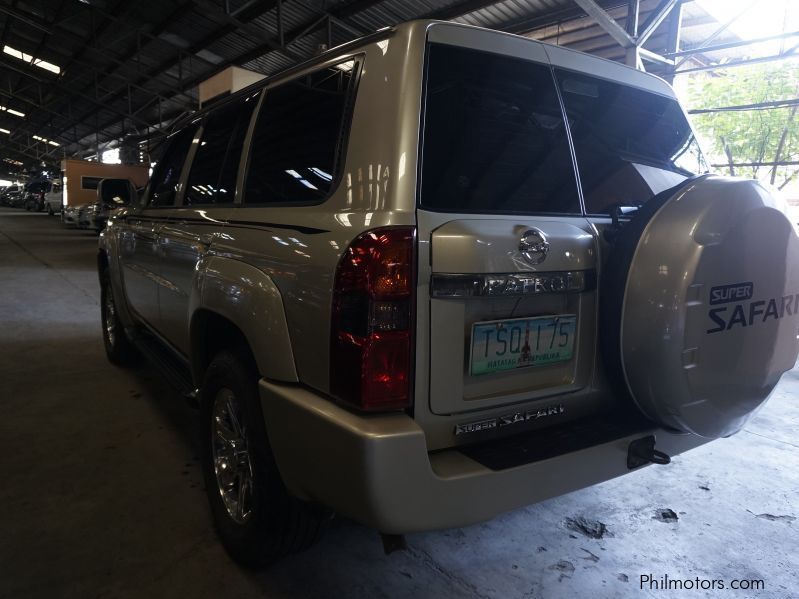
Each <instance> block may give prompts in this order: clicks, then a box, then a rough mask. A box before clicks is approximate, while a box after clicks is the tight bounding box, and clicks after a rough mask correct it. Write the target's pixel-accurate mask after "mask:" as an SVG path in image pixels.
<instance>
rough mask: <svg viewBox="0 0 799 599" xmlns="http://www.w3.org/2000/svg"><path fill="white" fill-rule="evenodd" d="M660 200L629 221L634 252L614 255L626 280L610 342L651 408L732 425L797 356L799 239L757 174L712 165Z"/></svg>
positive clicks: (685, 425) (705, 432)
mask: <svg viewBox="0 0 799 599" xmlns="http://www.w3.org/2000/svg"><path fill="white" fill-rule="evenodd" d="M656 199H658V200H660V201H658V202H657V204H659V206H655V205H653V206H652V208H656V211H655V212H654V214H652V210H650V211H648V212H649V214H646V212H647V211H646V210H645V208H646V207H647V206H645V208H644V209H642V210H641V212H642V215H641V217H642V218H643V219H645V220H644V222H641V223H638V225H639V226H638V227H634V226H630V225H633V224H635V219H634V221H633V222H631V223H630V225H628V227H629V228H630V232H629V234H630V235H633V236H634V239H633V240H632V250H631V251H629V252H627V258H626V259H622V260H621V261H620V262H621V264H619V263H615V262H614V261H613V259H614V252H613V251H612V252H611V254H610V256H609V263H608V265H607V267H606V268H607V271H609V272H608V273H607V274H609V275H610V277H609V279H608V280H610V281H612V280H613V279H616V280H617V281H618V283H619V284H621V286H620V288H619V289H618V290H617V291H618V293H615V294H614V293H610V294H609V295H608V297H613V296H614V295H615V297H616V298H617V302H620V305H617V306H616V310H617V314H616V315H615V316H617V318H611V319H610V321H611V322H614V323H615V324H617V326H618V327H619V329H618V335H617V336H616V338H617V340H618V343H617V344H616V347H615V348H613V349H611V351H616V352H618V354H617V356H618V358H619V359H620V362H621V374H622V376H623V379H624V382H625V384H626V387H627V390H628V391H629V393H630V395H631V396H632V398H633V400H634V401H635V403H636V404H637V405H638V407H639V408H640V410H641V411H642V412H643V413H644V414H645V415H646V416H647V417H649V418H650V419H652V420H655V421H656V422H658V423H661V424H663V425H665V426H667V427H669V428H673V429H677V430H680V431H684V432H690V433H694V434H697V435H701V436H703V437H711V438H716V437H724V436H728V435H731V434H733V433H735V432H737V431H738V430H740V429H741V427H742V426H743V425H744V424H745V423H746V421H747V419H748V418H749V417H750V416H751V415H752V414H753V413H754V411H755V410H756V409H757V408H758V407H759V406H760V405H762V404H763V402H765V400H766V399H767V398H768V396H769V394H770V393H771V391H772V390H773V389H774V386H775V385H776V384H777V382H778V381H779V379H780V376H781V375H782V374H783V373H784V372H786V371H787V370H790V369H791V368H793V366H794V364H795V362H796V358H797V351H798V350H799V345H798V344H797V328H798V325H799V238H798V237H797V235H796V232H795V231H794V227H793V225H792V223H791V222H790V220H789V219H788V217H787V216H786V213H785V210H784V207H783V205H782V203H781V202H779V201H777V200H775V199H774V198H773V197H772V196H771V195H770V194H769V193H768V192H767V191H766V190H765V189H764V188H763V187H761V186H760V185H759V184H758V183H757V182H755V181H751V180H742V179H730V178H722V177H717V176H713V175H708V176H703V177H699V178H696V179H693V180H691V181H688V182H686V184H684V185H682V186H680V187H679V188H678V189H677V191H676V193H672V194H669V196H668V197H665V198H656ZM625 228H627V227H625ZM625 228H623V229H622V230H621V232H620V234H619V235H620V237H621V238H622V240H623V236H624V234H625ZM636 229H637V230H636ZM626 241H627V242H628V245H629V242H630V241H631V240H630V239H627V240H626ZM621 245H622V246H623V245H624V243H622V244H621ZM617 257H618V256H617ZM618 269H622V270H624V271H625V272H623V273H622V274H623V276H615V277H614V276H613V271H614V270H618ZM604 349H606V350H607V349H608V348H607V347H605V348H604ZM614 358H615V356H614Z"/></svg>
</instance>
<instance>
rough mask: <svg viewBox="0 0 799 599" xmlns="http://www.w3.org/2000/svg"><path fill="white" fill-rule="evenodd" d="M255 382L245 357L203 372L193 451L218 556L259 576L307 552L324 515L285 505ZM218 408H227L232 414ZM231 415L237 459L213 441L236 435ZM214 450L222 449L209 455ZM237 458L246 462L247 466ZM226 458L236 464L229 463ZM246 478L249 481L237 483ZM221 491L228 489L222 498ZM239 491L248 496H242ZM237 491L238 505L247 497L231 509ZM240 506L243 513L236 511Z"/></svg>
mask: <svg viewBox="0 0 799 599" xmlns="http://www.w3.org/2000/svg"><path fill="white" fill-rule="evenodd" d="M257 380H258V376H257V370H256V368H255V365H254V363H253V360H252V358H251V357H250V356H249V352H248V351H246V350H241V349H240V350H238V351H230V350H225V351H222V352H220V353H219V354H217V356H216V357H215V358H214V359H213V361H212V362H211V364H210V366H209V367H208V370H207V372H206V374H205V379H204V381H203V386H202V389H201V394H200V423H201V424H200V435H201V436H200V445H201V449H202V467H203V475H204V477H205V489H206V494H207V496H208V502H209V504H210V507H211V515H212V516H213V520H214V525H215V527H216V530H217V533H218V534H219V537H220V539H221V541H222V544H223V545H224V547H225V549H226V550H227V551H228V553H229V554H230V556H231V557H232V558H233V559H234V560H235V561H237V562H238V563H240V564H241V565H243V566H246V567H248V568H262V567H265V566H267V565H269V564H271V563H273V562H275V561H277V560H279V559H280V558H282V557H284V556H286V555H289V554H291V553H295V552H297V551H302V550H303V549H307V548H308V547H310V546H311V545H312V544H313V543H314V541H316V539H317V538H318V537H319V534H320V532H321V529H322V524H323V522H324V520H325V519H326V518H325V516H326V513H325V510H323V509H321V508H319V507H317V506H313V505H311V504H308V503H305V502H303V501H300V500H299V499H297V498H295V497H292V496H291V495H290V494H289V493H288V491H287V490H286V487H285V485H284V484H283V480H282V479H281V478H280V473H279V472H278V468H277V464H276V463H275V460H274V457H273V456H272V450H271V449H270V446H269V439H268V438H267V434H266V426H265V424H264V419H263V415H262V411H261V405H260V402H259V399H258V388H257ZM231 397H232V398H233V399H232V402H228V401H227V400H228V399H230V398H231ZM225 406H228V407H230V406H232V410H231V409H227V410H226V409H225ZM231 411H232V412H233V413H235V414H236V416H237V417H236V420H237V421H238V422H239V423H240V425H239V427H240V431H241V435H239V436H238V438H240V439H241V440H242V441H243V442H240V443H239V445H238V447H239V449H238V452H237V449H236V444H235V443H234V444H230V443H228V442H226V441H223V440H222V439H223V437H222V436H221V435H218V432H219V431H218V427H219V424H218V423H222V424H223V425H225V428H226V429H228V430H229V431H231V432H236V431H234V429H235V423H234V422H233V421H232V419H229V418H227V414H229V413H230V412H231ZM226 435H227V434H226ZM236 435H238V432H236ZM236 435H233V437H236ZM214 439H215V442H214V441H213V440H214ZM215 443H216V446H217V447H223V449H221V450H219V451H215V449H214V444H215ZM231 447H232V448H231ZM241 447H244V450H243V451H242V450H241V449H240V448H241ZM225 452H228V453H225ZM220 454H221V455H223V456H227V457H221V458H219V459H220V465H221V466H222V467H220V469H219V470H220V473H221V474H220V477H217V473H216V469H215V460H216V458H217V457H219V456H220ZM242 454H246V457H245V459H244V462H246V463H244V462H243V460H242V458H241V457H240V456H241V455H242ZM232 455H235V456H236V459H235V460H232V461H229V460H230V457H229V456H232ZM233 462H235V463H234V465H233V466H232V467H231V466H229V464H231V463H233ZM232 471H235V472H236V474H235V479H234V481H230V480H228V481H225V478H226V476H227V477H228V479H229V478H230V476H233V475H229V474H227V473H228V472H232ZM247 475H249V481H248V482H246V483H245V482H241V481H242V480H243V478H244V477H246V476H247ZM226 482H229V483H230V484H229V485H228V484H226ZM223 487H224V488H227V489H228V491H227V492H226V493H227V494H226V495H225V496H224V497H223V492H224V491H223ZM243 488H244V489H251V491H250V493H249V495H248V496H247V493H246V492H245V491H243V490H242V489H243ZM237 489H238V491H239V492H241V494H240V495H239V496H240V497H241V496H246V497H247V499H246V500H245V501H244V502H235V501H232V499H234V498H235V497H236V495H237ZM226 502H227V504H226ZM239 503H241V504H242V505H243V506H244V507H243V508H242V509H241V510H239V509H238V507H239ZM232 512H236V514H235V515H234V514H232ZM237 518H238V519H237Z"/></svg>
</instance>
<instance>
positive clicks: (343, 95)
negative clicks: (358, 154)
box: [244, 61, 355, 204]
mask: <svg viewBox="0 0 799 599" xmlns="http://www.w3.org/2000/svg"><path fill="white" fill-rule="evenodd" d="M339 67H341V68H338V67H334V68H330V69H325V70H323V71H319V72H317V73H314V74H313V75H310V76H307V77H303V78H302V79H299V80H296V81H291V82H289V83H285V84H283V85H280V86H278V87H276V88H274V89H270V90H268V91H267V93H266V97H265V98H264V103H263V105H262V106H261V110H260V112H259V114H258V120H257V122H256V125H255V130H254V131H253V138H252V145H251V149H250V163H249V167H248V169H247V182H246V184H245V193H246V196H245V200H244V201H245V202H246V203H247V204H265V203H270V204H279V203H303V202H318V201H321V200H323V199H324V198H325V197H326V196H327V195H328V193H329V192H330V189H331V187H332V185H333V182H334V181H335V180H336V174H337V170H338V162H339V154H340V153H341V152H342V149H343V145H344V141H343V140H344V139H345V137H346V130H347V128H348V126H349V120H350V119H349V112H350V108H349V106H350V101H349V99H350V94H351V88H352V85H353V76H352V74H353V70H354V69H355V63H354V62H353V61H350V62H349V63H343V64H342V65H339Z"/></svg>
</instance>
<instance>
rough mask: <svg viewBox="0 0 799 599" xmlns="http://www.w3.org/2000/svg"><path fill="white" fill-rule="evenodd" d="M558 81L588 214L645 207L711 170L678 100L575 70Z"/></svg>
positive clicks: (564, 73)
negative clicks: (621, 206)
mask: <svg viewBox="0 0 799 599" xmlns="http://www.w3.org/2000/svg"><path fill="white" fill-rule="evenodd" d="M556 75H557V79H558V85H560V88H561V91H562V94H563V103H564V104H565V106H566V114H567V115H568V117H569V125H570V127H571V133H572V139H573V141H574V151H575V154H576V155H577V166H578V167H579V170H580V183H581V184H582V187H583V196H584V198H585V207H586V211H587V212H588V213H589V214H600V213H607V212H608V211H609V210H611V209H612V208H614V207H616V206H619V205H624V206H638V205H641V204H643V203H644V202H646V201H648V200H649V199H651V198H652V197H653V196H654V195H656V194H657V193H659V192H661V191H664V190H666V189H669V188H670V187H673V186H675V185H677V184H678V183H680V182H682V181H684V180H685V178H686V177H688V176H690V175H693V174H696V173H700V172H704V171H706V170H707V165H706V163H705V159H704V158H703V156H702V152H701V151H700V149H699V145H698V144H697V141H696V138H695V137H694V134H693V131H691V126H690V125H689V124H688V121H687V120H686V118H685V115H684V114H683V111H682V109H681V108H680V106H679V105H678V104H677V101H676V100H674V99H673V98H668V97H666V96H661V95H659V94H655V93H652V92H648V91H645V90H642V89H638V88H634V87H629V86H625V85H620V84H619V83H614V82H612V81H606V80H604V79H598V78H596V77H590V76H587V75H582V74H577V73H572V72H569V71H562V70H557V71H556Z"/></svg>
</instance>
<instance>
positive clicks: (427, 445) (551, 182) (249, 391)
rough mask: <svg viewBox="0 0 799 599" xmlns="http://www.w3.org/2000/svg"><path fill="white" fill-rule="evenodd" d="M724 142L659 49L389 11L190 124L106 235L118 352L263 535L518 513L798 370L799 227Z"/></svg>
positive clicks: (267, 554) (725, 420)
mask: <svg viewBox="0 0 799 599" xmlns="http://www.w3.org/2000/svg"><path fill="white" fill-rule="evenodd" d="M706 170H707V168H706V165H705V160H704V158H703V156H702V153H701V151H700V149H699V147H698V145H697V143H696V139H695V137H694V134H693V132H692V130H691V127H690V125H689V123H688V120H687V119H686V116H685V113H684V111H683V110H682V108H681V107H680V105H679V104H678V102H677V100H676V99H675V97H674V93H673V91H672V90H671V88H670V87H669V86H668V85H667V84H666V83H664V82H663V81H662V80H660V79H658V78H656V77H653V76H651V75H647V74H646V73H643V72H639V71H635V70H632V69H629V68H627V67H624V66H621V65H619V64H616V63H613V62H608V61H605V60H601V59H599V58H595V57H591V56H588V55H584V54H581V53H577V52H573V51H570V50H566V49H563V48H559V47H553V46H548V45H545V44H541V43H538V42H535V41H532V40H529V39H525V38H522V37H516V36H513V35H507V34H503V33H498V32H495V31H488V30H484V29H477V28H473V27H467V26H462V25H456V24H451V23H442V22H431V21H417V22H412V23H408V24H404V25H401V26H398V27H395V28H391V29H386V30H381V31H379V32H377V33H375V34H374V35H371V36H369V37H367V38H364V39H361V40H358V41H357V42H353V43H350V44H346V45H344V46H341V47H339V48H336V49H333V50H331V51H329V52H327V53H326V54H323V55H322V56H320V57H317V58H315V59H313V60H312V61H310V62H307V63H305V64H302V65H299V66H297V67H294V68H292V69H290V70H289V71H286V72H284V73H282V74H280V75H277V76H275V77H272V78H270V79H268V80H266V81H265V82H263V83H259V84H257V85H256V86H254V87H251V88H248V89H247V90H244V91H243V92H241V93H238V94H235V95H233V96H231V97H230V98H228V99H226V100H224V101H222V102H220V103H219V104H218V105H216V106H213V107H211V108H208V109H207V110H204V111H203V112H200V113H197V114H195V115H193V116H192V117H191V118H189V119H188V120H186V121H184V122H183V123H181V124H180V125H179V126H177V127H176V130H175V131H174V133H173V134H172V135H171V136H170V137H169V138H168V140H167V142H166V144H165V149H164V151H163V154H162V155H161V157H160V159H159V160H158V163H157V167H156V168H155V171H154V172H153V175H152V178H151V180H150V182H149V185H148V188H147V190H146V191H145V193H144V194H143V197H142V198H141V200H135V201H133V202H131V204H130V205H129V206H128V207H126V208H124V209H122V210H121V211H120V212H119V213H118V214H117V215H115V216H114V217H113V218H111V220H110V222H109V225H108V228H107V229H106V231H105V232H104V233H103V235H102V237H101V241H100V251H99V258H98V266H99V272H100V281H101V284H102V298H103V299H102V318H103V332H104V338H105V345H106V349H107V352H108V356H109V358H110V360H111V361H112V362H114V363H117V364H122V363H124V362H126V361H127V360H129V359H131V358H132V356H133V354H134V349H138V350H141V351H143V352H144V353H145V354H148V355H150V356H152V357H154V358H155V363H156V364H157V365H158V366H159V367H160V368H161V369H162V370H163V371H164V372H165V374H167V375H168V376H169V377H170V378H171V379H173V380H174V381H176V382H177V383H178V384H181V385H182V386H183V387H184V388H185V389H186V391H187V393H189V394H191V395H193V396H194V395H196V396H197V397H198V399H199V403H200V410H201V422H202V431H201V439H202V443H203V467H204V473H205V477H206V488H207V490H208V498H209V501H210V505H211V511H212V513H213V517H214V520H215V523H216V526H217V529H218V531H219V534H220V536H221V539H222V541H223V542H224V544H225V546H226V547H227V549H228V550H229V552H230V553H231V554H232V555H233V556H234V557H235V558H236V559H238V560H240V561H241V562H243V563H246V564H250V565H262V564H265V563H268V562H270V561H273V560H275V559H277V558H278V557H280V556H282V555H284V554H286V553H288V552H290V551H295V550H298V549H301V548H303V547H305V546H307V545H308V544H309V543H311V542H312V541H313V539H314V538H315V537H316V535H317V533H318V531H319V529H320V525H321V523H322V522H323V521H324V520H325V518H326V517H327V514H328V513H329V511H334V512H338V513H340V514H343V515H346V516H348V517H350V518H352V519H354V520H357V521H359V522H363V523H365V524H367V525H369V526H372V527H374V528H376V529H377V530H379V531H381V532H383V533H387V534H402V533H407V532H412V531H421V530H428V529H440V528H446V527H455V526H462V525H466V524H470V523H473V522H477V521H480V520H484V519H487V518H491V517H493V516H494V515H496V514H499V513H501V512H503V511H506V510H510V509H514V508H517V507H519V506H523V505H526V504H530V503H532V502H536V501H540V500H543V499H546V498H549V497H553V496H556V495H559V494H562V493H566V492H568V491H572V490H574V489H579V488H582V487H586V486H588V485H592V484H594V483H598V482H600V481H604V480H607V479H610V478H613V477H615V476H619V475H621V474H624V473H627V472H629V471H631V470H634V469H636V468H639V467H641V466H644V465H645V464H649V463H666V462H668V461H669V459H670V457H671V456H674V455H675V454H679V453H680V452H683V451H685V450H688V449H690V448H693V447H696V446H698V445H700V444H702V443H704V442H706V441H707V440H709V439H713V438H718V437H726V436H729V435H731V434H734V433H735V432H737V431H738V430H739V429H740V428H741V427H742V426H743V425H744V423H745V422H746V420H747V419H748V418H749V416H750V415H751V414H752V413H753V411H755V410H756V409H757V408H758V407H759V406H760V405H761V404H762V403H763V402H765V401H766V399H767V398H768V396H769V394H770V392H771V391H772V389H773V388H774V386H775V384H776V383H777V382H778V380H779V379H780V376H781V375H782V374H783V373H784V372H785V371H787V370H788V369H790V368H792V367H793V365H794V363H795V361H796V357H797V335H796V333H797V327H798V326H799V323H798V322H797V319H798V318H799V282H798V281H797V277H799V261H798V260H797V256H799V244H798V243H797V242H798V241H799V238H797V235H796V234H795V232H794V230H793V228H792V226H791V224H790V222H789V221H788V219H787V218H786V216H785V214H784V212H783V210H782V208H781V206H780V204H778V202H777V201H775V199H774V198H772V197H771V196H770V195H769V193H768V192H767V191H765V190H764V189H763V188H762V187H760V186H759V185H758V184H757V183H756V182H753V181H745V180H735V179H725V178H721V177H716V176H712V175H708V174H706ZM132 195H133V194H132V193H131V196H132Z"/></svg>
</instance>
